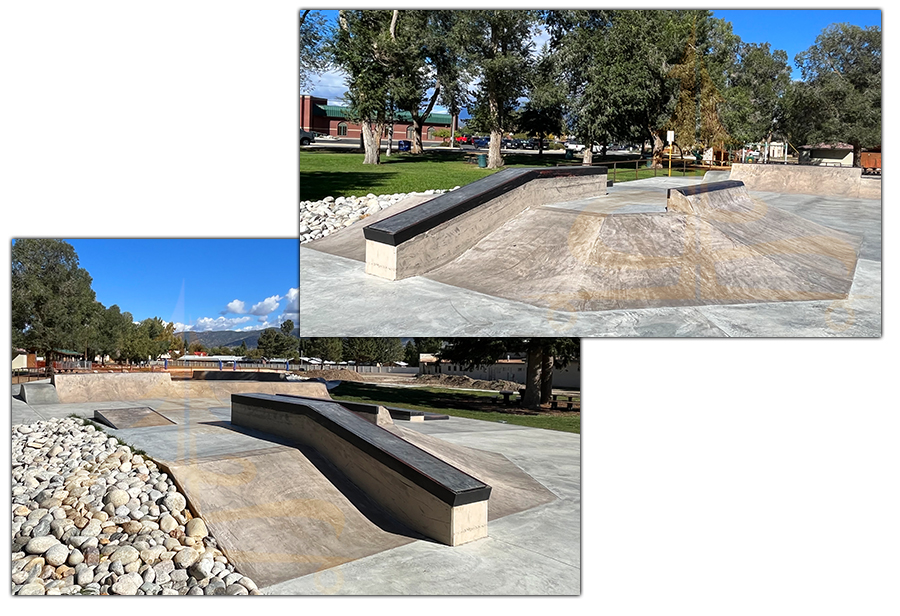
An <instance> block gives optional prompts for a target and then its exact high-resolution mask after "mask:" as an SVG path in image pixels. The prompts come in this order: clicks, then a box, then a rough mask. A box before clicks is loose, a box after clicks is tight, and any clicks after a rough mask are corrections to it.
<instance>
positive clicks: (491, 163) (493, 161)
mask: <svg viewBox="0 0 900 616" xmlns="http://www.w3.org/2000/svg"><path fill="white" fill-rule="evenodd" d="M501 138H502V135H501V133H500V129H493V130H491V143H490V145H489V146H488V165H487V166H488V169H499V168H500V167H502V166H503V157H502V156H501V155H500V140H501Z"/></svg>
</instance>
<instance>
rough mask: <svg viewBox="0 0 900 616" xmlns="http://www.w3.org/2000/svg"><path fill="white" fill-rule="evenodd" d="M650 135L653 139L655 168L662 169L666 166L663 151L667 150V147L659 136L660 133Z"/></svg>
mask: <svg viewBox="0 0 900 616" xmlns="http://www.w3.org/2000/svg"><path fill="white" fill-rule="evenodd" d="M650 134H651V136H652V137H653V168H654V169H662V168H663V167H664V166H665V165H664V164H663V149H665V147H666V146H665V144H664V143H663V140H662V138H661V137H660V136H659V133H650Z"/></svg>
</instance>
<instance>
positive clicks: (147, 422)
mask: <svg viewBox="0 0 900 616" xmlns="http://www.w3.org/2000/svg"><path fill="white" fill-rule="evenodd" d="M94 419H96V420H97V421H99V422H101V423H103V424H105V425H107V426H109V427H110V428H116V429H125V428H150V427H153V426H170V425H173V424H174V423H175V422H174V421H172V420H171V419H168V418H167V417H165V416H164V415H161V414H159V413H157V412H156V411H154V410H153V409H151V408H150V407H149V406H138V407H131V408H121V409H97V410H95V411H94Z"/></svg>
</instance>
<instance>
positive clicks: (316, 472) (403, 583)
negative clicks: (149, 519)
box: [13, 399, 581, 595]
mask: <svg viewBox="0 0 900 616" xmlns="http://www.w3.org/2000/svg"><path fill="white" fill-rule="evenodd" d="M17 402H18V403H19V404H17ZM122 402H124V403H126V404H132V405H135V406H136V405H137V404H138V403H146V401H120V402H118V403H117V402H103V403H93V404H92V403H76V404H60V405H45V406H42V407H38V409H37V410H35V409H32V408H31V407H29V406H28V405H27V404H25V403H24V402H21V401H17V400H13V425H17V424H19V423H31V422H32V421H34V420H35V419H46V418H49V417H65V416H67V415H69V414H70V413H73V412H74V413H75V414H77V415H79V416H82V417H87V416H89V413H92V412H93V409H95V408H97V407H98V405H99V406H104V407H106V408H114V406H115V405H116V404H121V403H122ZM197 402H198V401H197V400H181V399H159V400H154V401H152V403H153V404H156V405H159V406H165V407H166V408H168V409H170V411H172V410H177V409H179V408H181V409H182V412H184V413H187V414H188V415H190V416H195V415H194V413H195V411H196V412H197V413H201V414H202V413H209V414H210V415H212V416H214V417H216V418H217V420H216V421H213V422H195V421H190V422H188V423H184V424H179V425H177V426H157V427H144V428H130V429H120V430H117V429H113V428H106V431H107V432H108V433H109V434H111V435H114V436H117V437H119V438H121V439H123V440H124V441H125V442H128V443H130V444H132V445H133V446H135V447H139V448H141V449H143V450H145V451H146V452H147V453H148V455H149V456H150V457H152V458H153V459H155V460H157V461H159V462H160V463H161V464H162V465H163V466H164V467H165V468H167V469H169V470H170V471H171V472H172V475H173V478H174V479H175V481H176V482H177V483H179V485H182V487H184V488H185V489H186V490H187V491H188V492H189V496H190V500H191V506H192V507H194V508H195V510H196V509H198V508H199V512H200V513H201V514H202V515H203V516H204V517H205V518H206V519H207V522H208V524H209V525H210V528H211V531H212V532H213V534H214V535H215V536H216V537H217V539H219V546H220V547H221V548H222V549H223V550H224V551H225V552H226V553H227V554H228V556H229V558H231V559H232V560H233V561H234V562H237V563H238V571H240V572H242V573H245V574H248V575H251V577H253V578H254V579H256V580H257V581H258V582H260V581H262V583H261V588H262V591H263V593H264V594H314V595H320V594H334V593H339V594H401V595H416V594H419V595H454V594H458V595H477V594H485V595H508V594H540V595H546V594H569V595H575V594H578V593H579V592H580V590H581V586H580V578H581V574H580V545H581V537H580V528H581V516H580V437H579V436H578V435H575V434H567V433H560V432H551V431H547V430H538V429H534V428H527V427H523V426H511V425H505V424H499V423H488V422H482V421H477V420H468V419H462V418H455V417H452V418H450V419H449V420H447V421H442V422H420V423H416V424H408V425H409V426H411V427H414V430H415V431H416V432H418V433H419V434H420V437H425V436H427V435H430V436H440V439H441V442H444V443H446V444H447V445H444V447H448V445H455V446H458V447H449V449H453V450H456V451H459V452H462V451H465V450H466V449H465V448H467V447H473V448H474V449H476V450H478V452H476V453H477V454H478V455H479V456H481V457H482V459H483V460H491V459H500V458H498V457H497V456H502V457H503V459H505V461H506V462H505V463H504V465H503V466H504V469H505V470H504V469H501V470H499V471H496V472H495V475H496V476H498V477H500V476H502V475H504V474H505V473H507V472H508V471H509V470H514V469H513V468H512V466H511V465H514V466H515V467H517V468H518V471H516V472H518V473H521V474H523V476H522V477H520V479H519V480H518V481H521V482H525V483H526V484H529V483H530V482H532V481H537V482H539V483H540V484H542V488H543V489H545V490H547V491H548V492H550V493H552V494H553V495H554V496H555V499H553V500H551V501H550V502H547V503H545V504H538V505H536V506H534V507H531V508H529V509H526V510H524V511H520V512H518V513H510V514H508V515H505V516H502V517H494V519H492V521H491V534H490V536H488V537H487V538H485V539H482V540H480V541H477V542H473V543H469V544H466V545H462V546H458V547H454V548H451V547H447V546H442V545H440V544H437V543H434V542H431V541H426V540H422V538H421V537H419V536H417V535H416V533H414V532H413V531H410V530H409V529H407V528H405V527H403V526H402V525H398V524H397V523H396V521H395V520H393V519H392V518H390V517H389V516H385V515H384V512H383V510H381V509H380V508H378V507H377V506H374V505H372V504H371V502H369V501H367V500H366V497H365V495H363V494H361V493H360V492H359V491H358V490H356V489H355V488H354V486H353V484H352V483H349V482H345V480H346V478H345V477H344V476H343V475H342V474H340V473H338V472H337V471H336V470H335V469H334V468H333V467H332V466H331V465H329V464H328V463H327V461H325V460H323V459H321V458H320V457H318V458H317V454H316V453H315V451H314V450H311V449H309V448H306V449H304V448H298V447H296V446H290V445H289V444H288V443H286V442H284V441H283V440H281V439H279V437H278V436H276V435H269V434H264V433H259V432H255V431H252V430H242V429H237V428H236V427H234V426H232V425H230V423H229V422H228V421H225V420H223V419H222V418H223V417H225V416H226V412H230V409H227V408H225V407H222V406H208V404H209V403H211V402H214V401H210V400H205V401H202V402H203V406H201V407H197V408H193V407H192V405H193V404H194V403H197ZM38 413H40V415H38ZM197 416H199V415H197ZM407 434H408V433H407ZM417 438H419V437H417ZM425 440H429V439H425V438H421V442H424V441H425ZM479 452H483V453H479ZM524 475H527V477H524ZM285 476H290V477H292V478H294V481H292V482H291V483H289V484H286V483H285V481H284V478H285ZM332 488H333V489H332ZM354 490H356V491H354ZM298 529H305V530H304V532H297V531H298ZM338 529H340V532H338ZM306 531H309V532H306ZM366 554H368V555H366ZM325 567H328V568H325ZM294 575H297V576H299V577H290V576H294Z"/></svg>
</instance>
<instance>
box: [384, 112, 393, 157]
mask: <svg viewBox="0 0 900 616" xmlns="http://www.w3.org/2000/svg"><path fill="white" fill-rule="evenodd" d="M387 138H388V144H387V149H385V151H384V155H385V156H390V155H391V154H393V153H394V121H393V120H391V122H390V123H389V124H388V129H387Z"/></svg>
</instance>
